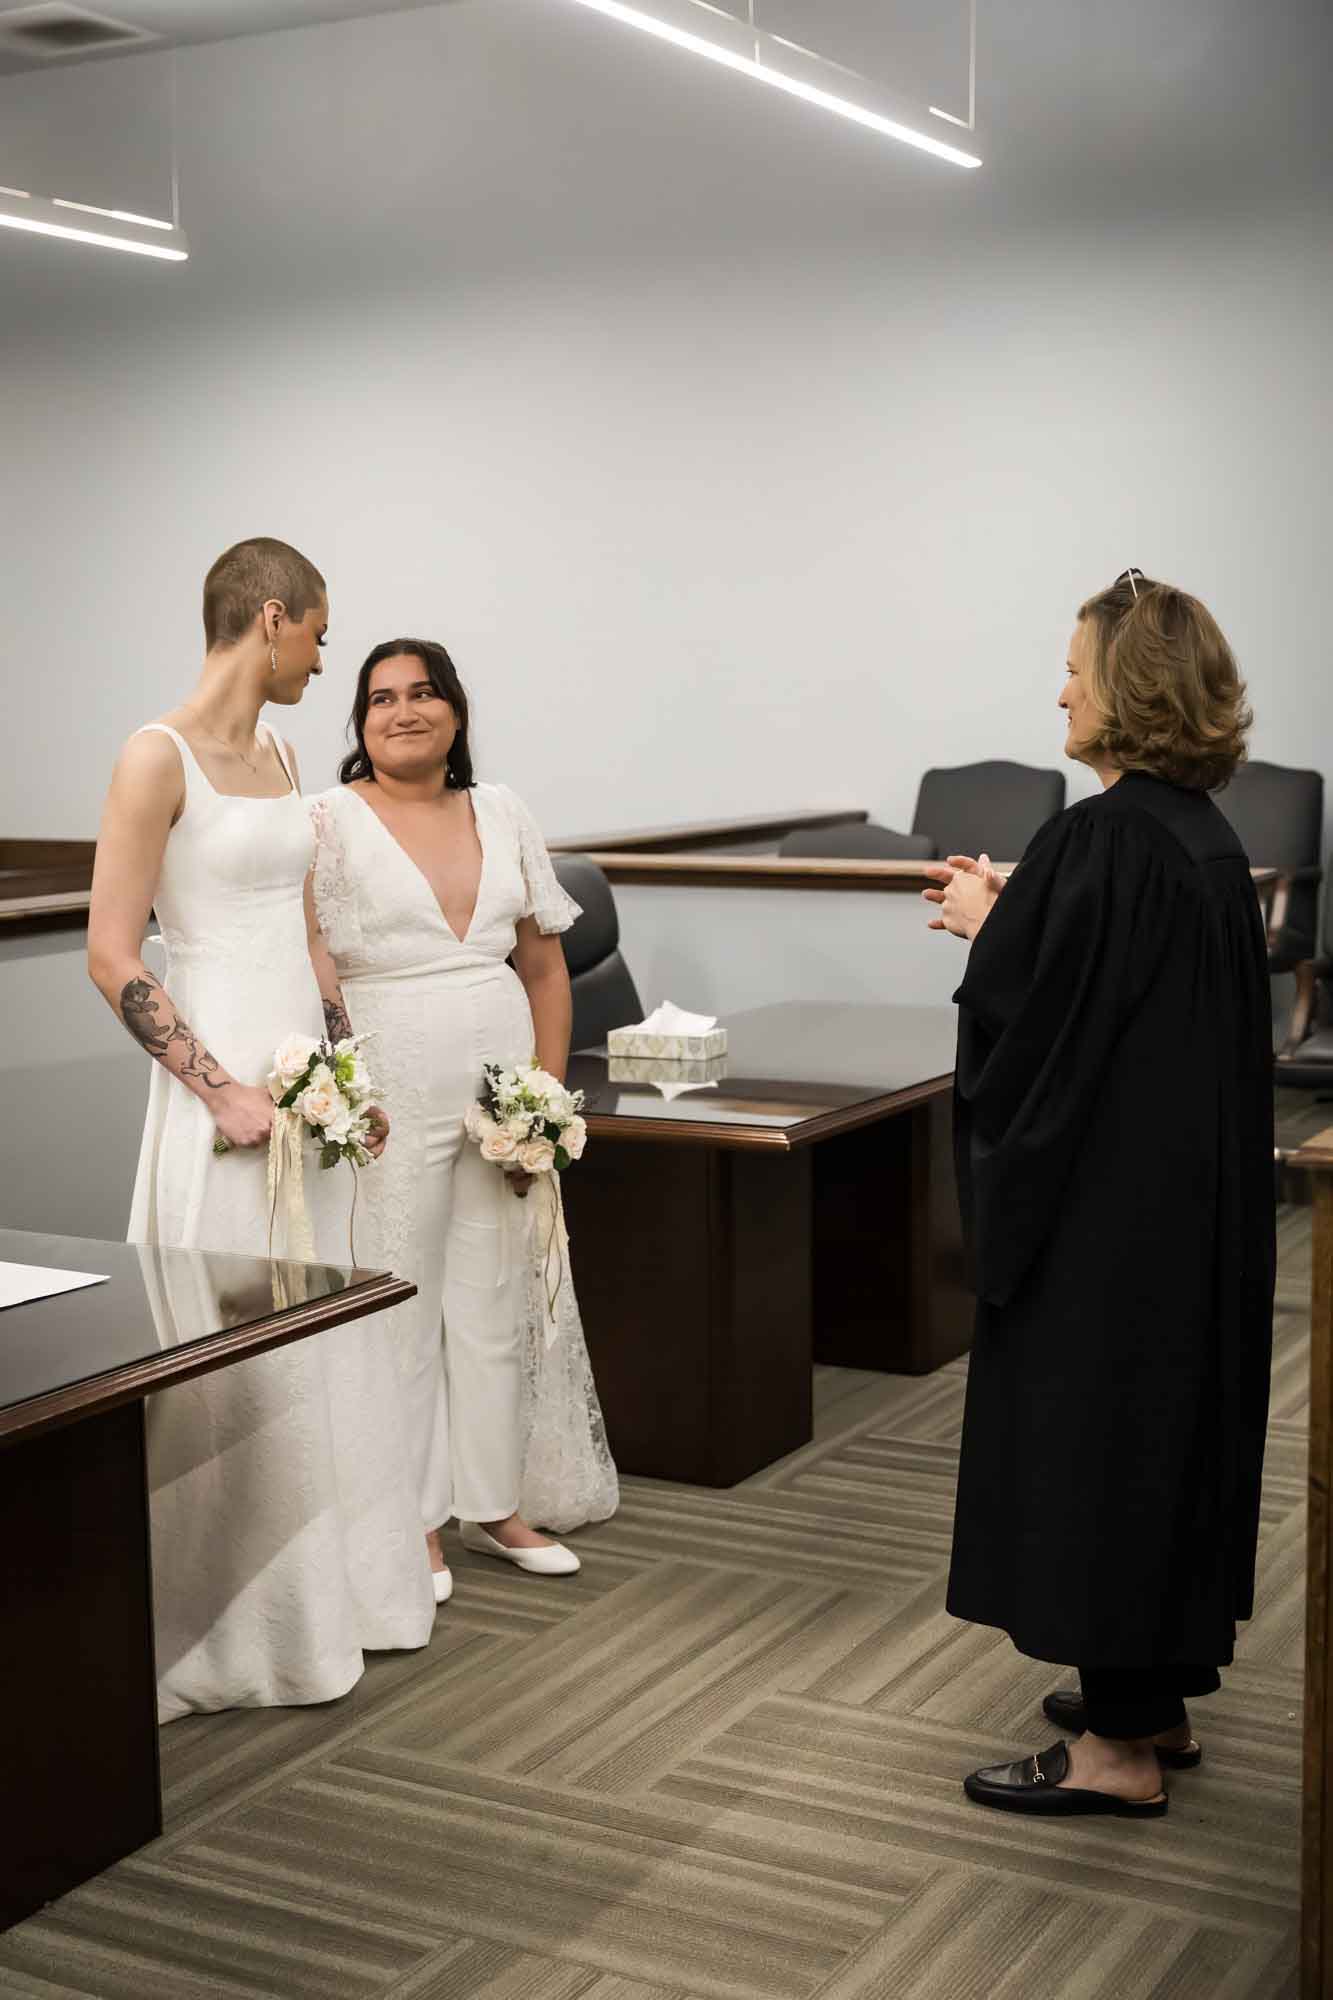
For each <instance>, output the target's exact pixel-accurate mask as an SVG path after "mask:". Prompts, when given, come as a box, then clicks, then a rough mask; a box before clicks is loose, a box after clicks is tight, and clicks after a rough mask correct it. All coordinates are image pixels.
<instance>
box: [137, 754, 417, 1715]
mask: <svg viewBox="0 0 1333 2000" xmlns="http://www.w3.org/2000/svg"><path fill="white" fill-rule="evenodd" d="M149 726H150V727H152V728H155V729H162V730H164V733H165V734H167V735H168V736H170V737H171V738H172V740H173V741H174V742H175V744H176V747H177V749H178V750H179V752H180V757H181V762H182V764H183V766H184V771H185V790H186V797H185V807H184V810H183V812H182V814H181V817H180V819H179V820H178V821H177V823H176V825H175V826H174V827H173V828H172V830H171V833H170V835H169V837H168V840H167V845H166V852H165V854H164V857H163V862H162V872H161V877H160V880H159V883H158V887H157V890H156V893H155V895H154V899H153V901H154V908H155V910H156V912H157V916H158V920H159V923H160V926H161V930H162V937H163V942H164V944H165V947H166V970H165V975H164V981H163V983H164V985H165V986H166V989H167V992H168V993H169V994H170V996H171V998H172V1000H173V1001H174V1002H175V1004H176V1006H177V1008H178V1009H179V1011H180V1013H181V1015H182V1017H183V1018H184V1019H185V1020H186V1021H188V1022H189V1024H190V1026H191V1028H192V1029H193V1030H194V1032H195V1033H196V1034H197V1035H198V1036H199V1037H200V1039H201V1040H202V1041H203V1042H204V1044H205V1045H206V1046H207V1047H208V1048H209V1049H210V1050H211V1051H212V1053H213V1054H214V1055H215V1056H216V1057H217V1058H218V1060H219V1062H221V1063H223V1064H224V1065H225V1067H226V1068H227V1069H228V1070H230V1071H231V1073H232V1075H233V1076H236V1077H238V1078H240V1079H241V1080H243V1081H244V1082H247V1083H253V1084H260V1083H262V1082H263V1080H264V1078H265V1076H266V1075H267V1073H268V1070H269V1069H270V1067H271V1066H272V1057H273V1051H274V1049H275V1048H276V1047H277V1045H278V1043H279V1042H280V1041H282V1040H283V1039H284V1038H285V1037H286V1036H287V1035H289V1034H292V1033H296V1032H300V1033H307V1034H312V1035H315V1034H321V1033H322V1032H323V1018H322V1006H321V1002H320V996H319V990H318V987H317V985H316V983H315V977H314V973H313V971H312V970H311V965H310V957H309V951H308V948H307V944H306V933H305V914H304V903H303V888H304V882H305V877H306V875H307V873H308V871H309V867H310V863H311V860H312V858H313V853H314V840H313V836H312V834H311V829H310V822H309V817H308V814H307V812H306V807H305V802H304V801H303V800H302V799H301V798H300V796H299V795H298V793H297V791H296V789H295V786H294V785H293V788H292V790H291V791H290V792H289V793H287V794H285V795H284V796H283V797H280V798H274V799H253V798H240V797H236V796H234V795H231V794H227V793H221V792H218V791H216V790H215V789H214V787H213V786H212V784H211V783H210V782H209V780H208V779H207V778H206V777H205V775H204V773H203V771H202V770H201V769H200V767H199V765H198V764H197V763H196V761H195V758H194V756H193V753H192V752H191V750H190V748H189V745H188V744H187V743H186V742H185V740H184V738H183V737H181V736H179V735H177V733H176V732H175V731H174V730H171V729H167V728H166V726H165V725H164V724H159V723H155V724H151V725H149ZM273 741H274V746H275V748H276V749H277V751H278V755H279V756H280V757H282V748H281V745H280V744H279V743H278V742H277V739H276V738H274V739H273ZM283 768H284V769H286V768H287V766H286V759H285V758H283ZM290 775H291V774H290V772H288V776H289V777H290ZM214 1135H215V1127H214V1124H213V1121H212V1119H211V1118H210V1116H209V1114H208V1110H207V1108H206V1106H205V1105H204V1104H202V1103H201V1102H200V1101H199V1099H198V1098H196V1097H195V1096H194V1095H193V1094H192V1093H191V1092H190V1091H188V1090H187V1089H186V1088H185V1086H184V1085H183V1084H182V1083H180V1082H179V1081H178V1080H177V1079H176V1078H175V1077H173V1076H171V1075H170V1074H169V1073H168V1072H167V1071H166V1070H165V1069H163V1068H162V1067H161V1065H160V1064H154V1065H153V1067H152V1073H151V1081H150V1084H149V1097H148V1114H147V1119H146V1121H145V1125H144V1133H143V1145H142V1149H141V1152H140V1157H139V1172H138V1179H137V1181H136V1184H135V1191H134V1204H133V1208H132V1211H131V1220H130V1230H129V1237H130V1241H131V1242H138V1243H141V1244H145V1245H155V1244H161V1245H167V1246H173V1247H175V1246H183V1247H194V1248H199V1249H204V1250H231V1251H243V1252H247V1253H249V1254H251V1255H259V1256H262V1255H264V1254H265V1251H266V1249H267V1245H268V1226H269V1225H268V1202H267V1199H266V1188H265V1177H266V1156H265V1154H264V1152H263V1150H262V1149H254V1150H250V1149H246V1150H243V1151H239V1150H238V1151H235V1152H231V1153H227V1154H224V1155H223V1156H221V1157H219V1156H218V1155H216V1154H215V1153H214V1151H213V1139H214ZM337 1178H338V1177H337V1176H335V1175H325V1176H321V1175H320V1174H319V1173H318V1172H315V1173H312V1174H309V1175H308V1176H307V1189H308V1195H309V1200H310V1204H311V1210H312V1219H313V1220H314V1221H315V1224H316V1227H317V1229H318V1230H319V1232H320V1234H321V1235H322V1236H324V1237H325V1238H326V1239H327V1240H326V1241H325V1243H324V1250H325V1253H326V1254H328V1255H329V1257H330V1261H334V1262H338V1263H345V1262H346V1261H347V1254H346V1234H345V1228H343V1229H342V1243H343V1248H342V1253H341V1255H338V1254H337V1250H336V1241H337V1230H336V1228H335V1225H334V1221H333V1211H335V1210H337V1220H338V1223H339V1224H341V1221H342V1213H343V1211H342V1210H341V1209H340V1208H339V1196H341V1200H342V1201H345V1192H344V1191H339V1193H338V1194H335V1190H334V1189H333V1188H331V1187H330V1188H324V1187H321V1185H320V1182H321V1180H324V1181H326V1182H333V1181H335V1180H337ZM326 1210H327V1211H329V1214H328V1215H327V1216H326V1215H325V1213H324V1211H326ZM274 1251H275V1254H278V1255H281V1254H282V1242H281V1228H280V1227H279V1230H278V1232H277V1235H276V1236H275V1241H274ZM161 1282H162V1284H163V1285H165V1284H166V1283H167V1282H168V1281H167V1280H166V1279H165V1278H163V1279H162V1281H161ZM176 1282H181V1283H188V1282H190V1280H189V1278H188V1275H182V1274H179V1273H178V1274H177V1278H176ZM182 1303H183V1302H182ZM161 1306H162V1311H163V1316H164V1323H169V1322H170V1320H171V1319H172V1318H173V1316H174V1315H173V1310H172V1301H171V1300H170V1298H169V1297H168V1296H167V1295H166V1293H165V1292H163V1296H162V1299H161ZM404 1424H405V1419H404V1414H403V1408H402V1400H401V1388H400V1384H399V1379H398V1374H397V1370H396V1367H395V1363H394V1357H393V1353H392V1349H391V1346H390V1344H389V1342H388V1340H387V1339H386V1338H385V1336H384V1323H383V1316H376V1317H375V1318H373V1319H369V1320H358V1321H353V1322H352V1323H351V1324H350V1325H348V1326H345V1327H335V1328H333V1329H331V1330H330V1331H329V1332H328V1333H324V1334H319V1335H316V1336H314V1337H313V1338H311V1339H308V1340H301V1341H296V1342H294V1343H293V1344H292V1345H291V1346H288V1347H283V1348H279V1349H277V1350H275V1351H274V1352H273V1353H270V1354H264V1355H258V1356H256V1357H255V1358H253V1359H252V1360H249V1361H243V1362H240V1363H238V1364H237V1365H236V1366H234V1367H229V1368H223V1369H219V1370H218V1371H217V1372H215V1373H214V1374H211V1375H204V1376H201V1377H200V1378H199V1379H198V1380H196V1381H193V1382H187V1383H184V1384H182V1385H180V1386H179V1387H177V1388H173V1389H167V1390H165V1391H163V1392H162V1393H161V1394H159V1395H157V1396H154V1397H151V1398H150V1399H149V1405H148V1469H149V1485H150V1489H151V1506H152V1532H153V1577H154V1610H155V1620H156V1633H157V1663H158V1712H159V1716H160V1718H161V1719H162V1720H163V1721H169V1720H171V1719H172V1718H173V1717H175V1716H178V1715H183V1714H185V1713H187V1712H188V1711H189V1710H192V1709H222V1708H248V1707H267V1706H270V1705H282V1704H287V1703H303V1702H317V1701H328V1700H331V1699H332V1698H333V1697H335V1696H337V1695H341V1694H345V1693H346V1692H347V1690H348V1689H349V1688H350V1687H351V1686H353V1684H354V1683H355V1682H356V1681H357V1680H358V1679H359V1677H360V1675H361V1673H362V1671H363V1667H364V1661H363V1658H362V1653H363V1649H365V1648H392V1647H416V1646H423V1645H425V1644H426V1643H427V1641H428V1639H429V1637H430V1633H431V1629H432V1625H433V1622H434V1609H435V1607H434V1597H433V1593H432V1590H431V1584H430V1574H429V1566H428V1564H427V1562H426V1559H425V1553H424V1549H423V1545H422V1541H421V1534H420V1525H419V1521H418V1517H417V1506H416V1495H415V1492H414V1491H413V1489H412V1486H411V1482H410V1480H409V1478H408V1476H407V1473H406V1469H405V1467H404V1465H403V1453H402V1438H403V1432H404Z"/></svg>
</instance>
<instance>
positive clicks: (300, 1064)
mask: <svg viewBox="0 0 1333 2000" xmlns="http://www.w3.org/2000/svg"><path fill="white" fill-rule="evenodd" d="M318 1047H319V1043H318V1042H317V1041H316V1040H315V1038H314V1036H313V1035H288V1037H287V1039H286V1041H285V1042H283V1043H282V1044H281V1046H280V1047H279V1048H278V1049H277V1050H276V1051H275V1052H274V1056H273V1070H272V1074H271V1075H270V1077H269V1089H270V1091H272V1094H273V1101H274V1103H275V1104H276V1102H277V1100H278V1099H279V1098H280V1097H282V1096H283V1095H284V1094H285V1092H287V1091H289V1090H290V1089H291V1087H292V1085H293V1084H294V1083H295V1082H296V1079H297V1077H298V1076H302V1075H303V1074H304V1073H305V1069H306V1066H307V1064H308V1063H309V1061H310V1058H311V1056H312V1055H314V1053H315V1050H316V1049H317V1048H318ZM279 1081H280V1082H281V1084H282V1089H281V1090H273V1085H274V1083H275V1082H279Z"/></svg>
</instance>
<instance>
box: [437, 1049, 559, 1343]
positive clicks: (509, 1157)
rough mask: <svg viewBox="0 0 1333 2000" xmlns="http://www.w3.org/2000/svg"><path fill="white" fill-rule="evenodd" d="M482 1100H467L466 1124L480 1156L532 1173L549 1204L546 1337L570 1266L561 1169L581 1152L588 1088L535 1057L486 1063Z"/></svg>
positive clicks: (555, 1326)
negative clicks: (573, 1086)
mask: <svg viewBox="0 0 1333 2000" xmlns="http://www.w3.org/2000/svg"><path fill="white" fill-rule="evenodd" d="M484 1075H485V1079H486V1082H485V1087H484V1092H483V1095H482V1098H481V1101H480V1103H477V1104H470V1105H469V1106H468V1108H467V1112H466V1114H465V1116H464V1120H463V1124H464V1129H465V1130H466V1132H467V1135H468V1137H469V1138H470V1139H473V1140H475V1141H476V1143H477V1145H478V1146H479V1147H480V1148H481V1157H482V1159H483V1160H490V1161H491V1162H492V1164H493V1165H495V1166H497V1167H500V1168H502V1169H503V1171H504V1172H505V1173H509V1174H532V1175H533V1176H534V1177H535V1178H536V1182H537V1199H538V1203H539V1205H540V1206H541V1207H542V1208H544V1210H545V1212H546V1223H545V1235H546V1242H545V1247H544V1249H543V1251H542V1255H541V1269H540V1282H541V1294H542V1317H543V1319H544V1320H545V1323H546V1345H547V1346H548V1347H549V1346H550V1345H551V1342H552V1341H553V1340H554V1339H555V1337H556V1334H557V1333H558V1332H559V1321H558V1318H557V1315H556V1301H557V1300H558V1299H559V1296H560V1288H561V1286H562V1285H563V1284H564V1282H565V1276H566V1273H567V1271H568V1268H569V1232H568V1230H567V1229H566V1228H565V1209H564V1203H563V1201H562V1200H561V1197H560V1176H561V1174H562V1173H563V1172H564V1170H565V1168H566V1167H567V1166H569V1165H570V1164H571V1162H572V1161H574V1160H577V1159H580V1158H581V1157H582V1154H583V1148H584V1146H585V1145H586V1143H587V1138H588V1128H587V1126H586V1125H585V1124H584V1122H583V1119H582V1117H581V1116H580V1113H581V1111H582V1109H583V1092H582V1091H581V1090H566V1088H565V1086H564V1084H563V1083H561V1082H560V1080H559V1078H558V1077H554V1076H552V1075H551V1073H550V1071H549V1070H544V1069H538V1068H537V1067H536V1065H535V1064H531V1063H529V1064H524V1065H522V1066H520V1067H518V1068H515V1069H502V1068H501V1067H500V1065H499V1064H498V1063H487V1064H486V1066H485V1070H484Z"/></svg>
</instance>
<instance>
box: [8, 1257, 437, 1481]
mask: <svg viewBox="0 0 1333 2000" xmlns="http://www.w3.org/2000/svg"><path fill="white" fill-rule="evenodd" d="M416 1292H417V1288H416V1286H415V1285H413V1284H409V1283H408V1281H407V1280H406V1279H405V1278H395V1277H393V1276H392V1275H391V1274H390V1273H388V1272H377V1273H376V1274H375V1275H374V1276H373V1277H371V1278H370V1279H369V1280H368V1281H367V1282H366V1283H365V1284H363V1285H352V1286H349V1288H348V1289H347V1290H346V1291H345V1292H335V1293H333V1294H332V1295H331V1296H330V1297H327V1298H322V1299H312V1300H309V1301H306V1302H305V1303H303V1304H300V1305H294V1306H288V1307H287V1308H286V1309H285V1310H284V1311H282V1312H279V1313H277V1314H275V1315H274V1316H273V1317H272V1318H270V1319H266V1320H261V1321H259V1322H255V1321H253V1320H252V1321H250V1322H249V1324H248V1325H246V1326H238V1327H231V1328H229V1329H228V1330H227V1332H226V1333H224V1334H218V1335H216V1336H214V1338H213V1339H212V1340H210V1341H209V1342H208V1344H207V1345H206V1346H198V1347H196V1346H186V1347H164V1348H163V1349H162V1350H161V1352H160V1353H158V1354H155V1355H150V1356H147V1357H146V1358H145V1359H144V1360H142V1361H137V1362H134V1363H132V1364H130V1365H129V1366H128V1367H125V1368H118V1369H115V1370H113V1371H111V1372H110V1373H109V1374H107V1375H89V1376H86V1377H85V1378H84V1380H83V1381H81V1382H71V1383H69V1384H68V1385H67V1386H66V1387H65V1388H63V1389H53V1390H51V1391H50V1392H49V1393H48V1394H47V1395H45V1396H33V1397H30V1398H29V1399H28V1401H27V1402H24V1403H16V1404H14V1405H13V1406H12V1407H11V1408H9V1409H7V1410H0V1444H3V1443H4V1442H5V1441H6V1440H9V1439H12V1440H15V1441H17V1440H18V1439H20V1438H29V1437H37V1436H39V1435H40V1434H41V1433H42V1432H43V1431H50V1430H56V1429H58V1428H59V1427H60V1426H61V1425H62V1424H69V1423H75V1422H77V1421H78V1419H79V1418H81V1417H83V1416H86V1415H88V1414H89V1413H90V1412H91V1411H97V1412H99V1413H100V1412H101V1411H103V1410H114V1409H116V1408H117V1406H118V1405H119V1404H121V1403H129V1402H133V1401H134V1400H135V1399H136V1398H137V1397H140V1396H147V1395H151V1394H153V1393H155V1392H156V1391H157V1390H159V1389H166V1388H170V1387H171V1386H172V1385H173V1384H175V1383H177V1382H188V1381H190V1380H192V1379H193V1377H195V1376H196V1375H211V1374H212V1372H213V1370H214V1369H216V1368H225V1367H226V1366H227V1365H228V1364H229V1363H230V1362H232V1361H238V1360H243V1359H245V1358H246V1357H248V1356H249V1355H251V1354H266V1353H267V1352H268V1351H269V1349H270V1348H274V1347H286V1346H288V1345H289V1344H290V1342H292V1341H293V1340H300V1339H302V1338H303V1337H305V1336H307V1335H310V1334H312V1333H322V1332H324V1331H325V1329H326V1328H328V1327H333V1326H344V1325H346V1324H347V1322H348V1321H349V1320H354V1319H364V1318H365V1317H366V1315H367V1314H369V1313H377V1312H383V1311H384V1310H385V1309H386V1308H387V1307H388V1306H397V1305H401V1304H402V1303H403V1301H404V1300H405V1299H412V1298H415V1297H416Z"/></svg>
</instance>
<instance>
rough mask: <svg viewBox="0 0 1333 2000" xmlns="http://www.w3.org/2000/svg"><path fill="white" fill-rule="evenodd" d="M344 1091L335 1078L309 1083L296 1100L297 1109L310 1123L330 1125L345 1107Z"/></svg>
mask: <svg viewBox="0 0 1333 2000" xmlns="http://www.w3.org/2000/svg"><path fill="white" fill-rule="evenodd" d="M344 1108H345V1107H344V1105H343V1100H342V1092H341V1091H340V1090H339V1089H338V1086H337V1084H336V1083H335V1082H334V1081H333V1078H332V1077H331V1076H330V1077H327V1080H326V1081H321V1082H315V1081H314V1080H313V1079H312V1081H311V1082H310V1083H308V1084H307V1085H306V1087H305V1089H304V1090H303V1091H302V1092H301V1095H300V1096H299V1097H298V1098H297V1100H296V1110H297V1112H298V1114H299V1115H300V1116H301V1117H302V1118H304V1119H305V1121H306V1123H307V1124H308V1125H325V1126H327V1125H330V1124H332V1123H333V1121H334V1119H335V1118H337V1116H338V1114H339V1113H340V1112H341V1111H342V1110H343V1109H344Z"/></svg>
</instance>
